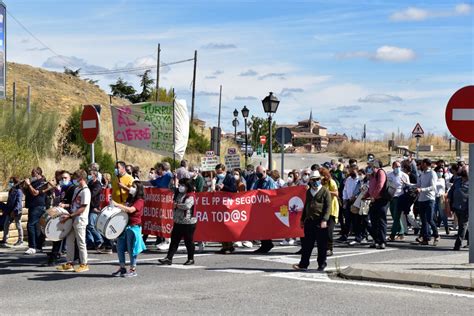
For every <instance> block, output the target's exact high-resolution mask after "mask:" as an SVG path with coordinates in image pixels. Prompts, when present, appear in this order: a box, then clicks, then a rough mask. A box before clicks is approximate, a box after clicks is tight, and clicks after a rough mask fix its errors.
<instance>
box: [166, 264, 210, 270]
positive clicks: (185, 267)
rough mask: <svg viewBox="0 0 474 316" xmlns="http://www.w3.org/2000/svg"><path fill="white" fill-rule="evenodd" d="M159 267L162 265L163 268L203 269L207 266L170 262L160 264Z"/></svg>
mask: <svg viewBox="0 0 474 316" xmlns="http://www.w3.org/2000/svg"><path fill="white" fill-rule="evenodd" d="M160 267H163V268H170V269H179V270H193V269H205V268H207V267H204V266H195V265H192V266H183V265H182V264H172V265H170V266H168V265H161V266H160Z"/></svg>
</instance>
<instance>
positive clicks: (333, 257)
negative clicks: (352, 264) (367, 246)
mask: <svg viewBox="0 0 474 316" xmlns="http://www.w3.org/2000/svg"><path fill="white" fill-rule="evenodd" d="M394 250H397V249H395V248H388V249H383V250H369V251H362V252H358V253H352V254H347V255H342V256H338V255H337V254H336V255H334V256H331V257H328V260H329V259H336V258H345V257H353V256H362V255H370V254H373V253H382V252H387V251H394Z"/></svg>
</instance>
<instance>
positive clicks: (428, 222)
mask: <svg viewBox="0 0 474 316" xmlns="http://www.w3.org/2000/svg"><path fill="white" fill-rule="evenodd" d="M436 182H437V176H436V173H435V172H434V171H433V170H432V169H431V160H430V159H428V158H426V159H423V161H422V162H421V172H420V174H419V176H418V181H417V184H416V187H417V192H418V194H419V196H418V206H419V212H420V219H421V237H418V238H416V242H417V243H418V244H420V245H428V244H429V241H430V227H431V232H432V234H433V238H434V240H433V246H436V245H437V244H438V242H439V239H440V237H439V234H438V227H436V224H435V222H434V219H433V215H434V207H435V200H436Z"/></svg>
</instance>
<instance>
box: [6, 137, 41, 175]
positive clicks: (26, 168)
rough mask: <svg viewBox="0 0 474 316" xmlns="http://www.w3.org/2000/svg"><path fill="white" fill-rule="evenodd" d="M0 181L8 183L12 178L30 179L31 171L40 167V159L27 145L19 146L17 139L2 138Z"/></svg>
mask: <svg viewBox="0 0 474 316" xmlns="http://www.w3.org/2000/svg"><path fill="white" fill-rule="evenodd" d="M0 148H1V149H2V150H1V151H0V181H2V183H6V182H7V181H8V178H10V177H11V176H17V177H20V178H23V177H28V176H29V174H30V172H31V169H33V167H36V166H37V165H38V159H37V158H36V156H35V155H34V154H33V152H32V151H31V150H29V149H28V148H27V147H25V145H19V144H18V143H17V141H16V139H15V138H13V137H10V136H2V137H0Z"/></svg>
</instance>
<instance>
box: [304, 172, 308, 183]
mask: <svg viewBox="0 0 474 316" xmlns="http://www.w3.org/2000/svg"><path fill="white" fill-rule="evenodd" d="M308 180H309V176H308V175H307V174H305V175H304V176H303V181H304V182H308Z"/></svg>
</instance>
